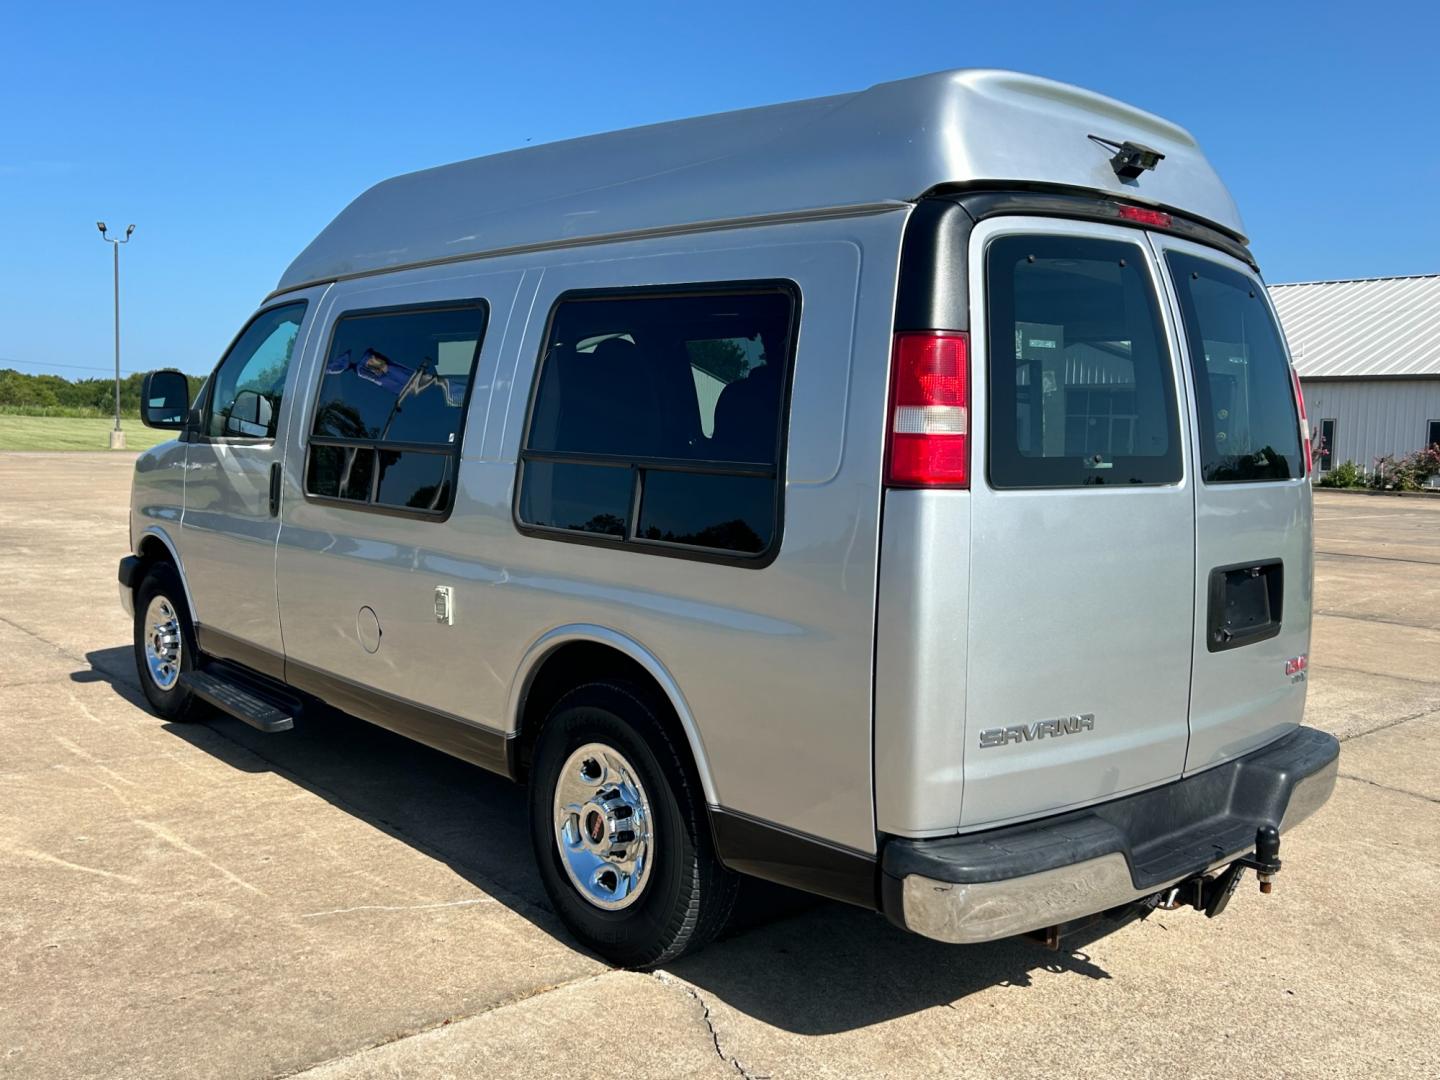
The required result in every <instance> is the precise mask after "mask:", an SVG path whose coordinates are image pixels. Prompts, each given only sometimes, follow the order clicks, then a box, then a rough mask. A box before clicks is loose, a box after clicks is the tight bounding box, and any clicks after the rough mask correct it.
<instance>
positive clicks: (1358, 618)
mask: <svg viewBox="0 0 1440 1080" xmlns="http://www.w3.org/2000/svg"><path fill="white" fill-rule="evenodd" d="M1313 614H1315V615H1320V616H1323V617H1324V618H1327V619H1350V620H1351V621H1353V622H1368V623H1380V624H1381V625H1382V626H1403V627H1404V628H1405V629H1407V630H1428V631H1430V632H1431V633H1434V630H1435V628H1434V627H1433V626H1425V625H1423V624H1421V623H1413V622H1405V621H1404V620H1403V619H1387V618H1385V617H1384V616H1383V615H1362V614H1359V613H1358V612H1349V611H1327V610H1325V609H1324V608H1316V609H1315V611H1314V612H1313Z"/></svg>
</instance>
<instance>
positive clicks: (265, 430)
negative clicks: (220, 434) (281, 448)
mask: <svg viewBox="0 0 1440 1080" xmlns="http://www.w3.org/2000/svg"><path fill="white" fill-rule="evenodd" d="M274 415H275V411H274V407H273V406H272V405H271V404H270V399H269V398H267V397H262V396H261V395H260V394H259V393H258V392H256V391H254V390H241V391H240V392H239V393H238V394H236V395H235V402H234V404H233V405H231V406H230V408H229V409H228V410H227V412H226V416H225V434H226V435H239V436H241V437H243V438H247V439H266V438H269V437H270V436H271V430H270V421H271V419H272V418H273V417H274Z"/></svg>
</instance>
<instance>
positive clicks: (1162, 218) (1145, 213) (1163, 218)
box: [1120, 206, 1170, 229]
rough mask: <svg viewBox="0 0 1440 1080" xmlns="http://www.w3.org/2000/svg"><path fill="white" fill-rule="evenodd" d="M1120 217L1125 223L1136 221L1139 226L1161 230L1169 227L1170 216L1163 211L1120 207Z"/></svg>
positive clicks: (1140, 207) (1138, 207) (1137, 207)
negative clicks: (1156, 227)
mask: <svg viewBox="0 0 1440 1080" xmlns="http://www.w3.org/2000/svg"><path fill="white" fill-rule="evenodd" d="M1120 216H1121V217H1122V218H1124V219H1125V220H1126V221H1138V222H1139V223H1140V224H1141V225H1156V226H1158V227H1160V228H1162V229H1168V228H1169V227H1170V215H1169V214H1167V213H1165V211H1163V210H1147V209H1145V207H1143V206H1122V207H1120Z"/></svg>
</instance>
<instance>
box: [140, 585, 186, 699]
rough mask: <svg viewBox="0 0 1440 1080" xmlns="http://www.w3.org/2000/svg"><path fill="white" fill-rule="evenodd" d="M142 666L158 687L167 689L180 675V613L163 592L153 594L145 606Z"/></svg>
mask: <svg viewBox="0 0 1440 1080" xmlns="http://www.w3.org/2000/svg"><path fill="white" fill-rule="evenodd" d="M145 666H146V667H147V668H149V670H150V679H151V681H152V682H154V683H155V685H156V686H158V687H159V688H160V689H161V690H169V689H171V688H172V687H173V686H174V685H175V683H176V682H177V681H178V680H179V678H180V616H179V615H177V614H176V613H175V607H174V605H172V604H171V603H170V601H169V600H167V599H165V597H163V596H157V597H154V598H153V599H152V600H151V601H150V606H149V607H147V608H146V609H145Z"/></svg>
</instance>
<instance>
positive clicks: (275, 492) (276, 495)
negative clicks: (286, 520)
mask: <svg viewBox="0 0 1440 1080" xmlns="http://www.w3.org/2000/svg"><path fill="white" fill-rule="evenodd" d="M270 516H271V517H279V516H280V462H278V461H272V462H271V463H270Z"/></svg>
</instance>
